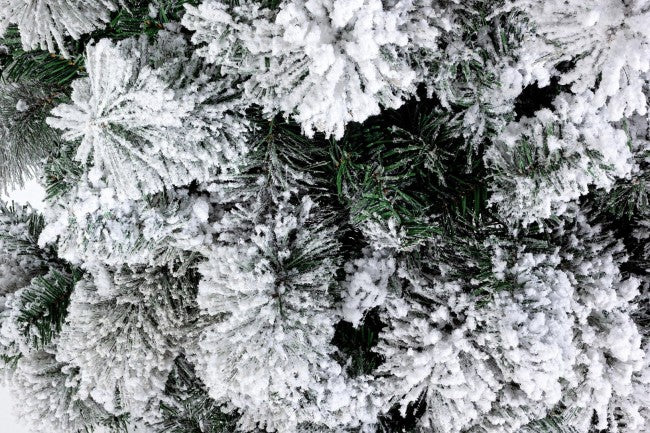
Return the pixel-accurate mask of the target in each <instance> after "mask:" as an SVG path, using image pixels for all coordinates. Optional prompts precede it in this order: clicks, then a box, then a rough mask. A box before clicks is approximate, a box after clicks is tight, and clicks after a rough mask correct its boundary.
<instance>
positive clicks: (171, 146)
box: [48, 38, 245, 199]
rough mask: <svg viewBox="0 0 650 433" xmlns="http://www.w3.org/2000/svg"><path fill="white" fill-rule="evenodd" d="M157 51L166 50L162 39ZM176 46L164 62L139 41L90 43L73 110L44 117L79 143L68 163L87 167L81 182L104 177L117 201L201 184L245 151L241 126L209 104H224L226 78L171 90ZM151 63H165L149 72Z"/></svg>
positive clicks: (65, 107) (178, 59) (63, 108)
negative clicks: (72, 161) (86, 176)
mask: <svg viewBox="0 0 650 433" xmlns="http://www.w3.org/2000/svg"><path fill="white" fill-rule="evenodd" d="M161 45H164V46H165V49H166V50H169V49H170V48H169V46H168V44H167V40H166V39H163V41H162V42H161ZM180 48H181V49H177V50H175V52H173V53H170V54H175V57H172V56H171V55H169V56H161V53H160V50H156V49H155V47H154V48H151V49H150V48H149V44H148V43H147V42H146V39H145V38H142V39H140V40H139V41H134V40H127V41H125V42H121V43H118V44H113V43H112V42H110V41H109V40H107V39H102V40H101V41H99V42H97V44H95V45H90V46H89V47H88V49H87V52H86V65H87V69H88V77H87V78H81V79H78V80H76V81H75V82H74V83H73V84H72V89H73V90H72V96H71V99H72V102H73V104H61V105H59V106H57V107H55V108H54V109H53V110H52V114H53V115H54V116H53V117H50V118H48V123H49V124H50V125H51V126H53V127H54V128H57V129H61V130H63V134H62V137H63V138H64V139H65V140H69V141H74V140H80V141H81V142H80V145H79V147H78V149H77V153H76V157H75V158H76V159H77V160H78V161H80V162H82V163H83V164H91V168H90V170H89V173H88V174H89V178H90V179H91V180H92V181H98V180H99V179H101V178H105V179H106V182H107V184H108V186H110V187H112V188H114V190H115V191H116V194H117V195H118V197H123V198H136V199H137V198H140V197H141V196H142V195H143V194H152V193H155V192H159V191H161V190H163V189H164V188H165V187H167V188H169V187H172V186H176V185H187V184H189V183H191V182H192V181H193V180H199V181H203V180H207V179H209V177H210V175H211V174H214V173H213V171H214V170H215V169H216V167H218V166H219V163H223V161H224V159H236V158H237V156H238V152H239V151H241V150H242V149H245V145H243V144H240V143H239V141H238V140H241V139H242V138H241V134H242V133H243V130H244V127H243V125H241V124H240V122H238V121H237V120H236V118H235V117H234V116H233V115H232V114H229V113H228V109H229V108H231V107H230V105H229V104H228V103H227V102H226V103H221V104H219V105H217V106H212V105H210V101H211V100H214V99H227V98H228V92H229V90H228V87H229V82H228V81H227V80H224V81H222V82H219V83H211V84H205V85H202V86H199V85H198V84H195V85H190V86H189V87H183V89H182V91H177V90H178V89H175V88H174V85H173V82H174V81H175V80H182V79H183V78H182V77H178V76H176V75H175V74H172V73H171V72H172V71H173V70H174V69H178V68H173V67H174V66H178V67H180V68H182V67H183V66H184V65H185V64H186V62H188V61H189V60H190V59H188V58H186V57H184V54H185V53H184V50H182V48H183V47H182V46H181V47H180ZM170 51H171V50H170ZM150 58H151V60H150ZM156 60H158V61H160V60H168V61H169V63H170V64H167V65H165V66H164V67H160V68H155V62H156ZM151 63H154V65H152V64H151ZM215 132H216V134H215ZM231 137H232V138H233V139H234V140H235V142H234V143H230V142H229V139H230V138H231ZM134 161H137V162H136V163H134ZM221 165H224V164H221Z"/></svg>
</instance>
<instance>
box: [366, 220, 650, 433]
mask: <svg viewBox="0 0 650 433" xmlns="http://www.w3.org/2000/svg"><path fill="white" fill-rule="evenodd" d="M554 241H555V242H556V243H555V245H556V247H555V248H556V249H555V250H554V251H553V252H550V253H542V254H539V253H535V252H534V249H533V251H527V250H526V249H523V248H522V250H521V251H519V252H518V253H517V254H516V257H514V258H513V259H514V265H513V266H512V267H511V268H510V269H508V270H506V271H505V272H504V273H503V274H502V277H501V278H502V279H504V280H511V281H512V282H513V284H514V287H513V289H511V290H507V291H499V292H496V293H494V299H493V301H492V302H490V303H489V304H488V305H486V306H478V305H477V304H476V302H474V301H473V300H472V297H471V296H470V295H468V293H467V292H466V291H465V287H466V286H467V285H468V284H469V283H470V282H469V281H462V280H455V279H452V280H449V279H447V278H440V277H437V276H435V274H432V273H428V272H422V271H421V270H413V269H410V267H409V266H408V265H405V264H403V265H402V266H400V267H399V268H398V270H397V272H396V273H395V276H394V278H398V279H400V280H402V281H404V282H405V283H404V284H405V285H406V289H405V290H404V291H403V293H402V295H401V296H391V297H389V299H388V300H387V301H386V303H385V305H386V312H385V313H384V315H383V316H382V317H383V318H384V320H386V323H387V325H388V326H387V328H385V329H384V330H382V333H381V334H380V342H379V344H378V346H377V350H378V351H379V352H380V353H381V354H382V355H384V357H385V359H386V362H385V363H384V364H382V365H381V366H380V367H379V369H378V375H379V376H380V377H383V379H382V380H381V383H382V388H381V389H382V390H381V391H378V392H379V393H382V392H383V393H386V394H387V399H388V400H389V401H390V402H392V403H395V404H399V405H400V407H401V410H402V411H406V408H407V405H409V404H413V403H415V402H416V401H420V399H423V400H421V401H424V402H425V403H426V409H425V410H424V414H423V416H422V417H421V418H420V421H419V422H420V425H421V428H422V429H423V430H425V431H428V430H431V431H441V432H461V431H474V430H477V431H500V432H516V431H518V430H519V429H520V428H521V427H522V426H524V425H526V424H527V423H528V422H529V421H531V420H535V419H539V418H543V417H545V416H546V415H547V414H550V413H551V412H552V411H553V410H554V409H555V408H569V409H568V410H570V411H572V413H573V417H570V419H569V417H568V419H569V420H568V421H567V424H568V425H572V426H573V427H575V428H576V431H579V432H587V431H589V429H590V423H591V416H585V415H586V414H591V413H594V414H595V417H596V418H597V422H596V424H595V425H596V427H597V428H598V429H609V430H608V431H638V432H640V431H643V429H644V426H645V419H644V417H643V416H642V415H641V412H642V411H643V410H644V404H645V401H646V399H647V391H648V388H647V387H648V382H647V375H646V374H645V371H644V368H645V366H644V362H645V361H644V357H645V354H644V352H643V350H642V346H641V335H640V333H639V330H638V329H637V325H636V324H635V323H634V322H633V321H632V320H631V318H630V313H631V311H632V310H633V304H631V301H633V300H634V298H635V297H636V296H637V295H638V287H639V281H638V280H637V279H636V278H634V277H632V278H626V277H624V276H623V274H622V273H621V270H620V269H621V265H622V264H623V263H624V262H625V260H626V257H625V256H624V254H623V245H622V244H621V243H620V242H616V241H615V240H614V239H613V238H611V235H610V234H608V233H604V232H602V229H600V228H599V227H592V226H590V225H589V224H588V223H587V222H586V221H584V217H582V216H579V217H578V218H577V223H576V226H575V228H572V229H570V230H567V231H566V232H565V233H563V234H561V235H559V236H558V238H557V239H555V240H554ZM587 245H589V249H587V248H585V247H586V246H587ZM503 253H504V254H505V252H503ZM500 272H501V271H500ZM404 284H403V285H404ZM369 292H374V289H369ZM644 376H645V377H644ZM639 382H642V383H643V384H642V385H639V384H638V383H639ZM576 414H577V416H576ZM617 426H625V429H624V430H619V429H620V427H617Z"/></svg>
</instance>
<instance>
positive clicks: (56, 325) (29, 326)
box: [17, 269, 82, 349]
mask: <svg viewBox="0 0 650 433" xmlns="http://www.w3.org/2000/svg"><path fill="white" fill-rule="evenodd" d="M81 277H82V273H81V271H79V270H76V269H73V270H72V271H71V272H70V273H62V272H58V271H50V272H49V273H48V274H47V275H45V276H42V277H36V278H34V279H33V280H32V282H31V284H30V285H29V286H28V287H26V288H25V289H24V290H23V291H22V292H21V293H20V299H19V301H18V302H19V310H20V313H19V315H18V319H17V320H18V323H19V325H20V328H21V330H22V332H23V335H24V336H25V338H26V339H28V340H29V341H30V342H31V343H32V345H33V346H34V347H35V348H37V349H39V348H43V347H45V346H47V345H48V344H50V343H51V342H52V339H53V338H54V337H55V336H56V335H57V334H58V333H59V332H60V331H61V327H62V326H63V323H64V321H65V317H66V314H67V308H68V305H69V304H70V295H71V294H72V291H73V290H74V286H75V284H76V283H77V281H79V280H80V279H81Z"/></svg>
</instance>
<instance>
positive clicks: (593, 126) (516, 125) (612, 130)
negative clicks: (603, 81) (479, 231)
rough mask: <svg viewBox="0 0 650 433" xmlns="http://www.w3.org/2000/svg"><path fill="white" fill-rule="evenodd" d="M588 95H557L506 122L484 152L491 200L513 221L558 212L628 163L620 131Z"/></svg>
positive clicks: (606, 183) (625, 171)
mask: <svg viewBox="0 0 650 433" xmlns="http://www.w3.org/2000/svg"><path fill="white" fill-rule="evenodd" d="M593 99H594V97H593V95H591V94H589V95H586V96H578V97H574V96H570V95H561V96H559V97H558V98H557V99H556V101H555V103H554V105H555V107H554V110H553V111H551V110H550V109H543V110H540V111H538V112H537V113H535V117H534V118H523V119H521V120H520V121H518V122H513V123H511V124H509V125H507V126H506V128H505V129H504V130H503V132H502V133H501V134H500V135H499V136H498V137H497V139H496V141H495V142H494V143H493V145H492V147H491V148H490V149H489V150H488V151H487V152H486V161H487V165H488V166H489V168H490V169H491V171H492V173H493V174H492V176H493V184H492V192H493V194H492V197H491V199H490V200H491V202H492V203H494V204H496V206H497V207H498V208H499V212H500V214H501V215H502V217H503V218H504V219H506V220H507V221H510V222H512V223H513V225H516V224H517V223H521V224H523V225H528V224H531V223H533V222H539V221H541V220H544V219H547V218H551V217H556V216H561V215H563V214H564V213H565V212H567V208H568V207H569V206H568V205H569V204H570V203H572V202H575V201H576V200H577V199H579V198H580V197H581V196H583V195H585V194H587V193H588V192H589V188H604V189H605V190H609V189H611V187H612V186H613V185H614V182H615V180H616V179H618V178H624V177H626V176H629V175H630V173H631V171H632V169H633V167H634V162H633V160H632V153H631V152H630V148H629V145H628V137H627V135H626V133H625V131H624V130H623V129H621V128H618V127H616V126H615V125H612V124H610V123H609V122H607V119H606V118H605V116H604V113H603V112H602V110H598V109H596V108H595V106H594V105H593V104H592V102H593Z"/></svg>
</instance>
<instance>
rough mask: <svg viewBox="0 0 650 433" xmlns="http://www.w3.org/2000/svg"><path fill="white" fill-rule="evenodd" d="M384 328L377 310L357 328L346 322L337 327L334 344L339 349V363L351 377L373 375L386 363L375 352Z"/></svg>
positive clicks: (367, 316) (367, 315) (368, 315)
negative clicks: (380, 333) (376, 369)
mask: <svg viewBox="0 0 650 433" xmlns="http://www.w3.org/2000/svg"><path fill="white" fill-rule="evenodd" d="M383 327H384V324H383V323H381V320H380V319H379V314H378V311H377V310H376V309H375V310H372V311H369V312H368V313H367V314H366V317H365V318H364V321H363V323H361V324H360V325H359V326H358V327H357V328H354V327H353V326H352V324H351V323H348V322H345V321H341V322H339V323H338V324H337V325H336V331H335V334H334V338H333V339H332V344H333V345H335V346H336V347H338V349H339V354H338V355H339V358H340V359H339V360H338V361H339V363H341V365H343V366H345V367H346V369H347V372H348V374H349V375H350V376H351V377H357V376H361V375H364V374H371V373H372V372H373V371H374V370H375V368H377V367H378V366H380V365H381V364H382V363H383V362H384V359H383V357H382V356H381V355H379V354H378V353H375V352H374V351H373V347H375V346H376V345H377V342H378V336H379V332H381V330H382V328H383Z"/></svg>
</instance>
